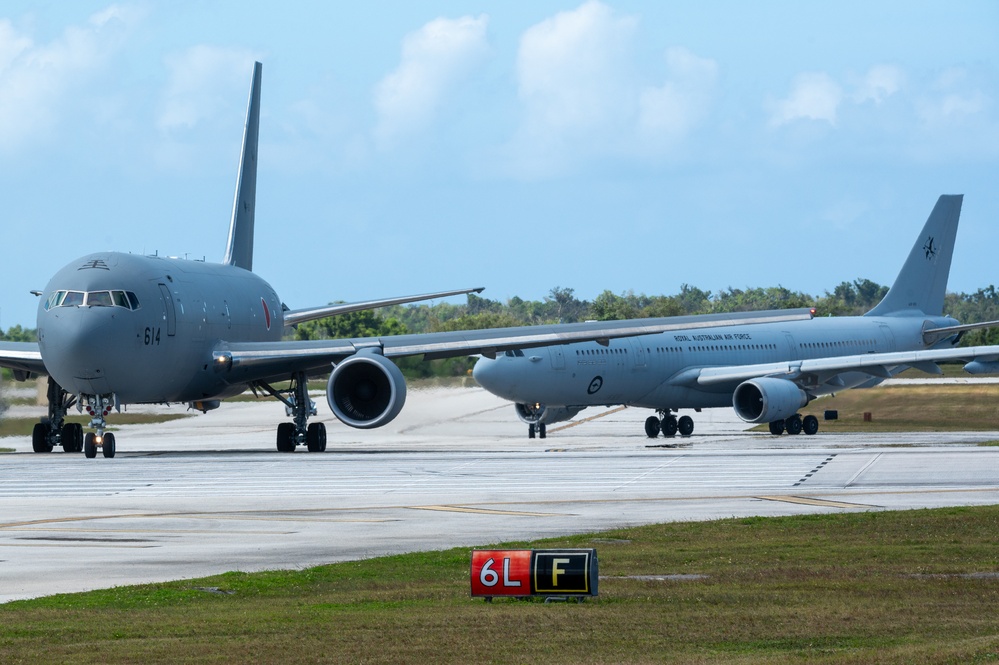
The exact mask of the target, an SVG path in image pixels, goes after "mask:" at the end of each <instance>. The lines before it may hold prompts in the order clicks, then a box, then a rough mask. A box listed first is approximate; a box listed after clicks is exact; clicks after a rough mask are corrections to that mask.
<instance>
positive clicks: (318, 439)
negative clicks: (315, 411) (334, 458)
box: [305, 423, 326, 453]
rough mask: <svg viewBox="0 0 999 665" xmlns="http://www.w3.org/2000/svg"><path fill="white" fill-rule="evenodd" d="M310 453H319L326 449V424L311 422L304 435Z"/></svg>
mask: <svg viewBox="0 0 999 665" xmlns="http://www.w3.org/2000/svg"><path fill="white" fill-rule="evenodd" d="M305 439H306V442H307V444H308V447H309V452H310V453H321V452H325V451H326V425H325V424H324V423H312V424H311V425H309V430H308V432H307V433H306V435H305Z"/></svg>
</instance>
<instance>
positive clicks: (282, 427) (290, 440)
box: [277, 423, 295, 453]
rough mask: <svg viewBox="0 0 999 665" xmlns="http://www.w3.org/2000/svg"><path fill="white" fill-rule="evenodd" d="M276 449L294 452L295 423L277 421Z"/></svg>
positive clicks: (283, 451)
mask: <svg viewBox="0 0 999 665" xmlns="http://www.w3.org/2000/svg"><path fill="white" fill-rule="evenodd" d="M277 449H278V452H279V453H293V452H295V424H294V423H279V424H278V426H277Z"/></svg>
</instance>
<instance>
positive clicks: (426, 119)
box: [374, 14, 489, 148]
mask: <svg viewBox="0 0 999 665" xmlns="http://www.w3.org/2000/svg"><path fill="white" fill-rule="evenodd" d="M488 22H489V17H488V16H486V15H484V14H483V15H481V16H479V17H478V18H472V17H470V16H464V17H462V18H458V19H446V18H438V19H435V20H433V21H430V22H429V23H427V24H426V25H424V26H423V27H422V28H420V29H419V30H417V31H416V32H412V33H410V34H408V35H406V37H405V39H404V40H403V44H402V59H401V62H400V63H399V66H398V67H397V68H396V69H395V71H393V72H392V73H391V74H389V75H387V76H386V77H385V78H384V79H382V80H381V82H379V83H378V85H377V86H376V88H375V91H374V106H375V111H376V112H377V114H378V121H377V124H376V126H375V129H374V136H375V141H376V143H377V145H378V146H379V147H380V148H388V147H390V146H391V145H393V144H394V143H395V142H396V141H397V140H398V139H400V138H402V137H404V136H407V135H410V134H412V133H415V132H418V131H420V130H422V129H425V128H426V127H427V126H429V125H430V124H431V123H432V122H433V120H434V117H435V116H436V114H437V112H438V109H439V108H440V107H441V105H442V104H444V102H445V100H446V98H447V96H448V94H449V93H451V92H452V91H453V89H454V88H455V87H456V86H458V85H459V84H460V83H461V82H462V81H464V80H465V79H466V78H467V77H468V76H469V75H470V74H471V72H472V71H473V70H474V69H475V67H477V66H478V65H479V64H480V63H481V62H482V61H483V60H484V59H485V57H486V56H487V55H488V53H489V46H488V43H487V40H486V26H487V24H488Z"/></svg>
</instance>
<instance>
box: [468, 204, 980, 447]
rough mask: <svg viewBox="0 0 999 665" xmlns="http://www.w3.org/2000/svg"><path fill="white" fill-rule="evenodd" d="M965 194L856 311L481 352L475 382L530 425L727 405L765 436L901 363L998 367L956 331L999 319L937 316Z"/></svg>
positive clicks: (673, 424) (689, 423)
mask: <svg viewBox="0 0 999 665" xmlns="http://www.w3.org/2000/svg"><path fill="white" fill-rule="evenodd" d="M962 200H963V197H962V196H960V195H957V196H941V197H940V198H939V199H938V200H937V203H936V206H935V207H934V208H933V211H932V212H931V213H930V216H929V218H928V219H927V220H926V224H925V225H924V226H923V230H922V231H921V232H920V234H919V236H917V238H916V242H915V244H914V245H913V246H912V251H911V252H910V253H909V257H908V259H907V260H906V262H905V264H904V265H903V266H902V270H901V271H900V272H899V274H898V277H897V278H896V280H895V283H894V284H893V285H892V287H891V289H890V290H889V291H888V294H887V295H886V296H885V297H884V299H883V300H882V301H881V302H880V303H879V304H878V305H877V306H876V307H874V309H872V310H871V311H869V312H867V314H865V315H864V316H848V317H836V318H828V317H819V318H816V319H814V320H809V321H787V322H778V323H761V324H760V325H754V326H745V327H739V326H737V327H728V328H725V329H717V330H712V329H710V328H709V329H703V330H699V331H697V332H696V333H694V334H690V333H686V332H670V333H663V334H658V335H651V336H642V337H633V338H630V339H625V340H617V341H615V342H613V343H611V344H610V345H608V346H606V347H600V346H597V345H596V344H589V343H581V344H572V345H568V346H558V347H549V348H547V349H544V348H538V349H535V350H534V351H533V352H531V353H529V354H524V353H521V352H519V351H507V352H506V353H505V354H504V355H502V356H499V357H497V358H495V359H489V358H482V359H480V360H478V361H477V362H476V363H475V368H474V370H473V374H474V376H475V379H476V381H478V382H479V385H481V386H482V387H484V388H485V389H486V390H488V391H490V392H491V393H493V394H495V395H498V396H500V397H503V398H505V399H508V400H510V401H512V402H515V403H516V412H517V415H518V416H519V417H520V418H521V420H523V421H524V422H526V423H528V436H529V437H531V438H533V437H534V436H535V433H536V432H537V433H538V434H539V435H540V436H541V437H542V438H543V437H544V436H545V429H546V425H550V424H552V423H556V422H560V421H564V420H569V419H571V418H572V417H574V416H575V415H576V414H577V413H579V412H580V411H582V410H583V409H585V408H586V407H587V406H597V405H600V406H611V405H618V404H625V405H628V406H635V407H642V408H649V409H654V410H655V411H656V412H657V415H655V416H649V417H648V418H647V419H646V421H645V433H646V434H647V435H648V436H649V437H650V438H655V437H657V436H658V435H659V432H660V431H662V433H663V434H664V435H665V436H668V437H671V436H674V435H676V433H677V432H678V431H679V433H680V434H681V435H683V436H689V435H690V434H691V433H692V432H693V431H694V421H693V419H692V418H691V417H690V416H687V415H685V416H681V417H680V418H677V416H676V415H674V412H676V411H678V410H679V409H693V410H694V411H696V412H699V411H701V409H706V408H711V407H722V406H732V407H734V409H735V412H736V414H737V415H738V416H739V417H740V418H742V419H743V420H744V421H746V422H750V423H769V424H770V432H771V433H772V434H774V435H780V434H783V433H784V432H785V431H786V432H788V433H789V434H799V433H801V432H802V431H804V432H805V433H806V434H815V433H816V432H817V431H818V429H819V421H818V419H817V418H816V417H815V416H812V415H808V416H805V417H804V418H802V417H801V415H800V414H798V409H800V408H802V407H803V406H805V405H806V404H808V403H809V402H811V401H812V400H813V399H815V398H816V397H819V396H820V395H828V394H830V393H834V392H839V391H842V390H846V389H848V388H869V387H872V386H875V385H877V384H879V383H881V382H882V381H884V380H885V379H887V378H890V377H893V376H895V375H897V374H898V373H899V372H902V371H903V370H905V369H908V368H909V367H915V368H917V369H920V370H923V371H925V372H929V373H931V374H940V373H941V369H940V367H939V365H938V364H937V363H941V362H958V361H961V362H964V363H966V364H965V366H964V369H965V370H966V371H968V372H969V373H970V374H994V373H999V346H976V347H968V348H955V345H956V344H957V342H958V340H959V339H960V337H961V335H962V334H963V333H964V332H965V331H967V330H972V329H975V328H985V327H991V326H994V325H997V324H999V322H997V321H990V322H986V323H974V324H968V325H959V324H958V321H956V320H954V319H952V318H950V317H948V316H943V305H944V295H945V292H946V290H947V278H948V276H949V274H950V264H951V258H952V256H953V252H954V240H955V238H956V236H957V225H958V220H959V218H960V216H961V203H962Z"/></svg>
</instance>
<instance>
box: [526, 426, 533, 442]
mask: <svg viewBox="0 0 999 665" xmlns="http://www.w3.org/2000/svg"><path fill="white" fill-rule="evenodd" d="M527 438H528V439H533V438H534V423H531V424H530V425H528V426H527Z"/></svg>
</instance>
